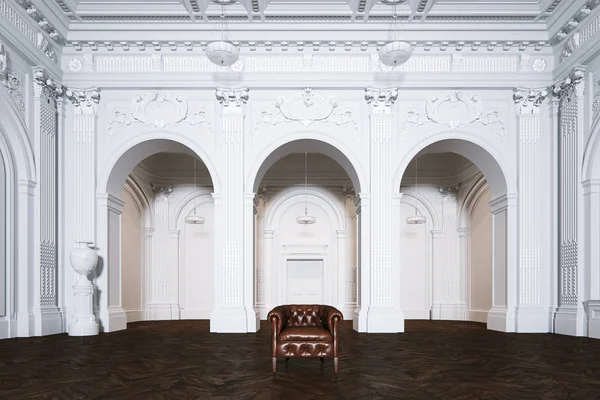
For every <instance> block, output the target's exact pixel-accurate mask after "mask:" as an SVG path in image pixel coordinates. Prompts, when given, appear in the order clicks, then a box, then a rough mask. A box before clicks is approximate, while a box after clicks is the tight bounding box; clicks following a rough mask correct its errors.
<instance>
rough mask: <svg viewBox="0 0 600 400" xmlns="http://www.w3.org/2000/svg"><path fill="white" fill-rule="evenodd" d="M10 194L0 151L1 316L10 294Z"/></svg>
mask: <svg viewBox="0 0 600 400" xmlns="http://www.w3.org/2000/svg"><path fill="white" fill-rule="evenodd" d="M7 196H8V185H7V184H6V168H5V166H4V158H3V157H2V153H0V317H4V316H5V315H6V304H7V298H6V297H7V296H8V287H7V286H6V285H7V280H6V274H7V273H8V268H7V261H8V260H7V255H6V250H7V246H6V245H7V241H6V232H7V231H8V226H7V224H6V197H7Z"/></svg>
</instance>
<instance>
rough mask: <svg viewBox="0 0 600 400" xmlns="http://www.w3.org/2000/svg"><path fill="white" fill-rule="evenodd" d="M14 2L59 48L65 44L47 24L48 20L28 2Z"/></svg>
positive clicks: (19, 0) (21, 0)
mask: <svg viewBox="0 0 600 400" xmlns="http://www.w3.org/2000/svg"><path fill="white" fill-rule="evenodd" d="M15 2H16V3H17V4H19V5H20V6H21V7H22V8H23V9H24V10H25V12H26V13H27V15H29V17H30V18H31V19H33V20H34V21H35V22H36V23H37V25H38V26H39V27H40V28H41V29H42V30H43V31H44V32H46V33H47V34H48V36H49V37H50V39H52V40H54V41H55V42H56V43H58V44H59V45H61V46H62V45H63V44H64V43H65V39H64V38H63V37H62V36H61V35H60V33H58V31H57V30H56V29H55V28H54V26H52V24H51V23H50V22H48V20H47V19H46V18H45V17H44V16H43V15H42V13H41V12H40V11H39V10H38V9H37V8H36V7H35V6H34V5H33V3H32V2H31V1H30V0H15Z"/></svg>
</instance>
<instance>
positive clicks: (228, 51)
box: [205, 0, 240, 67]
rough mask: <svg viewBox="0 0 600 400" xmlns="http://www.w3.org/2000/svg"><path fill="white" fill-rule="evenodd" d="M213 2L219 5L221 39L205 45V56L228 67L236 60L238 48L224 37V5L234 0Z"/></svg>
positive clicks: (219, 64)
mask: <svg viewBox="0 0 600 400" xmlns="http://www.w3.org/2000/svg"><path fill="white" fill-rule="evenodd" d="M213 3H216V4H220V5H221V39H220V40H215V41H212V42H210V43H208V44H207V45H206V49H205V52H206V57H208V59H209V60H210V61H211V62H212V63H214V64H217V65H218V66H220V67H230V66H232V65H233V64H235V62H236V61H237V60H238V58H239V56H240V49H238V48H237V46H235V45H234V44H233V43H232V42H231V41H229V40H227V38H226V37H225V36H226V33H225V31H226V30H227V22H226V21H225V6H226V5H230V4H233V3H235V0H213ZM216 30H218V29H216Z"/></svg>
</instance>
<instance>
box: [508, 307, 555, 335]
mask: <svg viewBox="0 0 600 400" xmlns="http://www.w3.org/2000/svg"><path fill="white" fill-rule="evenodd" d="M515 314H516V324H517V326H516V332H518V333H548V332H551V331H552V325H551V320H552V310H551V309H550V308H548V307H540V306H537V307H525V306H521V307H517V310H516V311H515Z"/></svg>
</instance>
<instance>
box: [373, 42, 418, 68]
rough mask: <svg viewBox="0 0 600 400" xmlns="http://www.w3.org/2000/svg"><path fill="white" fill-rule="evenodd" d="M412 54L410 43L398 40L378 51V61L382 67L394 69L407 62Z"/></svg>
mask: <svg viewBox="0 0 600 400" xmlns="http://www.w3.org/2000/svg"><path fill="white" fill-rule="evenodd" d="M412 52H413V47H412V46H411V44H410V43H407V42H402V41H399V40H398V41H394V42H389V43H387V44H386V45H384V46H381V48H380V49H379V60H381V63H382V64H384V65H387V66H389V67H395V66H398V65H402V64H404V63H405V62H407V61H408V59H409V58H410V56H411V55H412Z"/></svg>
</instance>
